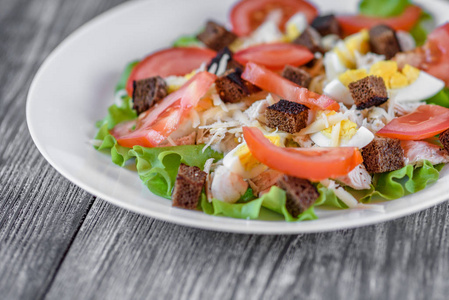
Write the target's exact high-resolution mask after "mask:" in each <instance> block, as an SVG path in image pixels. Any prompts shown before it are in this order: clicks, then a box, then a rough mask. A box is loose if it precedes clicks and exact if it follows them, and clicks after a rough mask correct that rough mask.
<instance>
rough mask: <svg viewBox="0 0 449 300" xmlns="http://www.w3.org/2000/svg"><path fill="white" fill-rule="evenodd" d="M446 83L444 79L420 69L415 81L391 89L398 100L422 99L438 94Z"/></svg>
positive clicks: (391, 92)
mask: <svg viewBox="0 0 449 300" xmlns="http://www.w3.org/2000/svg"><path fill="white" fill-rule="evenodd" d="M444 85H445V84H444V81H442V80H440V79H438V78H436V77H433V76H431V75H429V74H428V73H426V72H424V71H420V72H419V75H418V78H417V79H416V80H415V81H414V82H413V83H411V84H410V85H407V86H405V87H403V88H399V89H391V90H390V94H391V95H392V96H393V97H394V100H395V101H397V102H411V101H420V100H425V99H428V98H430V97H432V96H434V95H436V94H437V93H438V92H439V91H441V90H442V89H443V88H444Z"/></svg>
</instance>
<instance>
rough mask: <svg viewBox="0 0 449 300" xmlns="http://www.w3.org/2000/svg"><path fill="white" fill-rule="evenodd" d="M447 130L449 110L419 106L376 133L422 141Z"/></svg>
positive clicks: (435, 106)
mask: <svg viewBox="0 0 449 300" xmlns="http://www.w3.org/2000/svg"><path fill="white" fill-rule="evenodd" d="M448 128H449V109H447V108H445V107H442V106H439V105H421V106H419V107H418V108H417V109H416V110H415V111H414V112H412V113H411V114H408V115H405V116H402V117H399V118H396V119H393V120H392V121H391V122H390V123H388V124H387V125H385V127H384V128H382V129H381V130H379V131H378V132H377V134H378V135H380V136H385V137H390V138H396V139H400V140H423V139H427V138H430V137H433V136H435V135H437V134H439V133H441V132H443V131H445V130H446V129H448Z"/></svg>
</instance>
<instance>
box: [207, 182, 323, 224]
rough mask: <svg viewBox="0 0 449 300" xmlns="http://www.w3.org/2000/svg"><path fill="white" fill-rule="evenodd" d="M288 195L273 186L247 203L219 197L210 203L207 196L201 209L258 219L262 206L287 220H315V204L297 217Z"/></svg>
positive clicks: (216, 213) (208, 211)
mask: <svg viewBox="0 0 449 300" xmlns="http://www.w3.org/2000/svg"><path fill="white" fill-rule="evenodd" d="M286 202H287V197H286V194H285V191H284V190H282V189H280V188H278V187H276V186H273V187H272V188H271V189H270V191H269V192H268V193H266V194H264V195H263V196H262V197H260V198H258V199H254V200H251V201H249V202H245V203H233V204H231V203H226V202H223V201H220V200H218V199H212V203H209V202H208V201H207V200H206V198H205V197H203V198H202V199H201V209H202V210H203V211H204V212H205V213H206V214H209V215H223V216H226V217H231V218H239V219H257V218H258V217H259V215H260V212H261V209H262V208H267V209H269V210H271V211H274V212H277V213H278V214H281V215H282V216H283V217H284V219H285V220H286V221H287V222H296V221H304V220H314V219H317V216H316V215H315V212H314V206H312V207H310V208H309V209H307V210H306V211H305V212H303V213H302V214H300V215H299V216H298V217H297V218H295V217H293V216H292V215H291V214H290V213H289V212H288V211H287V207H286Z"/></svg>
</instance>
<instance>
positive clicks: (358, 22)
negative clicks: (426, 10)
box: [337, 5, 422, 35]
mask: <svg viewBox="0 0 449 300" xmlns="http://www.w3.org/2000/svg"><path fill="white" fill-rule="evenodd" d="M421 11H422V9H421V8H420V7H418V6H416V5H409V6H408V7H407V8H406V9H405V10H404V12H403V13H402V14H401V15H399V16H397V17H390V18H379V17H370V16H364V15H355V16H337V19H338V22H339V23H340V26H341V28H342V29H343V32H344V33H345V34H346V35H349V34H353V33H357V32H359V31H360V30H362V29H364V28H371V27H373V26H376V25H379V24H385V25H388V26H390V27H392V28H394V29H395V30H404V31H410V29H412V28H413V26H414V25H415V24H416V22H418V20H419V17H420V15H421Z"/></svg>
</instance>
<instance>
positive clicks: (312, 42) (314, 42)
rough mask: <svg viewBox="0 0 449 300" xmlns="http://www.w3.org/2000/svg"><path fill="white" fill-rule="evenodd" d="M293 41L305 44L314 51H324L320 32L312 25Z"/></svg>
mask: <svg viewBox="0 0 449 300" xmlns="http://www.w3.org/2000/svg"><path fill="white" fill-rule="evenodd" d="M293 43H294V44H297V45H301V46H304V47H306V48H308V49H309V50H310V51H312V52H313V53H315V52H324V50H323V47H322V46H321V36H320V34H319V33H318V31H316V30H315V29H313V28H312V27H310V26H309V27H307V28H306V30H304V32H303V33H301V35H300V36H299V37H297V38H296V39H295V40H294V41H293Z"/></svg>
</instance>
